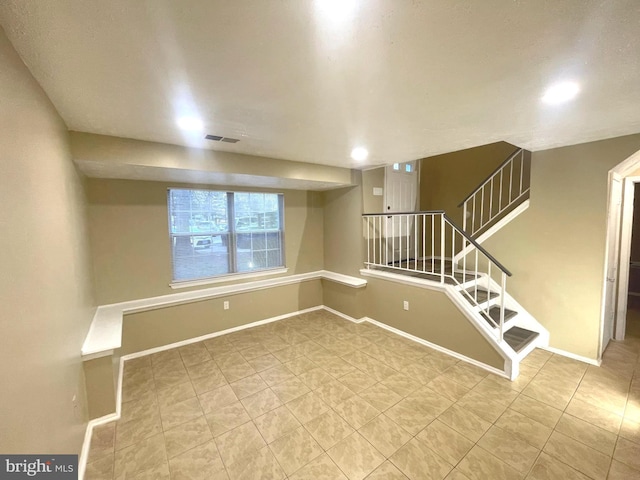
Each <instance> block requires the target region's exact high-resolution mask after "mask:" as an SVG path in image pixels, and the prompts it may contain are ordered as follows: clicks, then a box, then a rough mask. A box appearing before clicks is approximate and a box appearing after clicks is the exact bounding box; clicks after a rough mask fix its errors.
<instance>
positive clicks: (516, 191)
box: [458, 148, 529, 238]
mask: <svg viewBox="0 0 640 480" xmlns="http://www.w3.org/2000/svg"><path fill="white" fill-rule="evenodd" d="M525 169H526V162H525V150H523V149H522V148H520V149H518V150H516V151H515V152H514V153H512V154H511V155H510V156H509V157H508V158H507V159H506V160H505V161H504V162H502V163H501V164H500V166H498V168H496V170H494V171H493V173H491V174H490V175H489V176H488V177H487V178H486V179H485V180H483V181H482V182H481V183H480V184H479V185H478V186H477V187H476V188H475V190H473V191H472V192H471V193H470V194H469V195H467V197H466V198H465V199H464V200H463V201H462V202H461V203H460V205H458V207H463V212H462V219H463V220H462V229H463V230H464V231H465V232H468V233H469V234H470V235H471V236H472V237H474V238H475V236H476V234H477V233H478V232H480V231H481V230H482V229H483V228H485V227H487V226H488V225H489V224H491V222H493V221H494V220H496V219H497V218H498V217H500V215H501V214H502V213H503V212H506V211H507V210H509V209H510V207H512V206H513V205H516V204H518V202H520V201H521V200H522V199H524V198H525V197H526V196H527V195H528V193H529V178H528V176H527V175H526V174H525Z"/></svg>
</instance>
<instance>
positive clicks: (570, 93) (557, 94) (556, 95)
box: [542, 82, 580, 105]
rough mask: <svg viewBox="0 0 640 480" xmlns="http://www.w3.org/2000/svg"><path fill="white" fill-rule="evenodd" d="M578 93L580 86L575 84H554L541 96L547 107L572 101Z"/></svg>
mask: <svg viewBox="0 0 640 480" xmlns="http://www.w3.org/2000/svg"><path fill="white" fill-rule="evenodd" d="M578 92H580V86H579V85H578V84H577V83H575V82H561V83H556V84H555V85H552V86H550V87H549V88H548V89H547V91H546V92H545V93H544V95H543V96H542V101H543V102H544V103H546V104H548V105H558V104H560V103H565V102H568V101H569V100H573V99H574V98H575V97H576V96H577V95H578Z"/></svg>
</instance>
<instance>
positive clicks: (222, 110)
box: [0, 0, 640, 168]
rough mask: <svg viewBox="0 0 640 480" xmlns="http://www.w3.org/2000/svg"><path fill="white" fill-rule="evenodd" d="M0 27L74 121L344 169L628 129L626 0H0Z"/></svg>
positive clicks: (639, 114) (633, 15)
mask: <svg viewBox="0 0 640 480" xmlns="http://www.w3.org/2000/svg"><path fill="white" fill-rule="evenodd" d="M328 6H329V7H330V6H333V7H336V8H337V10H330V9H328ZM0 24H1V25H2V27H3V28H4V30H5V31H6V33H7V35H8V37H9V38H10V40H11V42H12V43H13V45H14V46H15V48H16V49H17V50H18V52H19V54H20V55H21V57H22V58H23V60H24V61H25V63H26V64H27V66H28V67H29V69H30V70H31V72H32V73H33V75H34V76H35V78H36V79H37V80H38V82H39V83H40V84H41V85H42V87H43V89H44V90H45V91H46V93H47V94H48V96H49V98H50V99H51V101H52V102H53V104H54V105H55V107H56V109H57V110H58V111H59V113H60V115H61V116H62V118H63V119H64V121H65V122H66V124H67V126H68V127H69V129H71V130H77V131H83V132H91V133H100V134H105V135H113V136H119V137H127V138H134V139H142V140H150V141H156V142H163V143H171V144H177V145H188V146H196V147H202V148H211V149H216V150H223V151H231V152H237V153H245V154H250V155H259V156H265V157H273V158H280V159H288V160H296V161H302V162H312V163H320V164H326V165H339V166H344V167H356V168H366V167H367V166H370V165H376V164H390V163H393V162H401V161H407V160H414V159H417V158H423V157H427V156H432V155H436V154H440V153H446V152H452V151H456V150H461V149H464V148H469V147H473V146H476V145H483V144H487V143H491V142H494V141H499V140H504V141H507V142H509V143H512V144H514V145H518V146H521V147H524V148H527V149H529V150H534V151H535V150H540V149H546V148H551V147H556V146H562V145H569V144H575V143H580V142H584V141H589V140H596V139H602V138H608V137H614V136H620V135H625V134H629V133H636V132H638V131H640V109H638V108H637V106H638V105H639V104H640V70H639V68H640V66H639V65H640V57H639V56H638V52H639V51H640V35H638V34H637V26H638V24H640V2H638V1H637V0H617V1H609V2H602V1H596V0H564V1H562V2H553V1H549V2H544V3H543V4H541V3H540V2H534V1H517V2H516V1H499V0H487V1H482V2H450V1H448V0H430V1H426V0H425V1H412V2H408V1H405V2H399V1H397V0H371V1H365V0H342V1H340V2H336V1H325V2H323V1H319V0H316V1H312V0H308V1H300V0H283V1H278V2H267V1H264V2H258V1H253V2H232V1H221V0H217V1H210V0H158V1H155V0H154V1H152V0H143V1H137V2H131V1H129V0H110V1H108V2H97V1H89V2H88V1H83V0H56V1H46V2H45V1H41V0H4V1H3V2H2V3H0ZM564 79H572V80H576V81H578V82H580V84H581V86H582V92H581V94H580V95H579V97H578V98H577V100H576V101H575V102H573V103H571V104H566V105H563V106H560V107H548V106H544V105H543V104H542V103H541V102H540V97H541V95H542V92H543V91H544V89H545V88H546V87H547V86H548V85H549V84H550V83H552V82H554V81H557V80H564ZM191 114H197V115H199V116H200V117H201V118H202V119H203V121H204V123H205V131H204V132H203V133H211V134H216V135H221V136H229V137H233V138H238V139H240V142H238V143H236V144H223V143H222V142H210V143H203V140H202V137H203V135H196V136H192V137H189V136H185V135H184V134H183V133H181V132H180V131H179V130H178V129H177V128H176V126H175V120H176V117H177V116H179V115H191ZM356 145H366V147H367V148H368V150H369V151H370V156H369V158H368V160H366V161H365V162H363V163H360V164H355V162H353V161H352V160H351V159H350V158H349V153H350V151H351V149H352V148H353V147H354V146H356Z"/></svg>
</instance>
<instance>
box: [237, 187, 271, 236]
mask: <svg viewBox="0 0 640 480" xmlns="http://www.w3.org/2000/svg"><path fill="white" fill-rule="evenodd" d="M233 199H234V208H235V217H236V218H235V222H236V231H237V232H255V231H264V230H277V229H279V228H280V215H279V213H278V194H276V193H244V192H237V193H234V194H233Z"/></svg>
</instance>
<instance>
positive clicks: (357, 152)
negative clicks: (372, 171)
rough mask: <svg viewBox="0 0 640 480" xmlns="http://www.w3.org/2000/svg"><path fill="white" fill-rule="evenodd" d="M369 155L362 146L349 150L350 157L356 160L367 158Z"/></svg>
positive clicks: (360, 160)
mask: <svg viewBox="0 0 640 480" xmlns="http://www.w3.org/2000/svg"><path fill="white" fill-rule="evenodd" d="M368 156H369V152H368V151H367V149H366V148H364V147H356V148H354V149H353V150H351V158H353V159H354V160H355V161H356V162H362V161H364V160H366V159H367V157H368Z"/></svg>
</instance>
